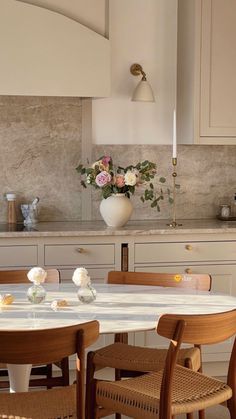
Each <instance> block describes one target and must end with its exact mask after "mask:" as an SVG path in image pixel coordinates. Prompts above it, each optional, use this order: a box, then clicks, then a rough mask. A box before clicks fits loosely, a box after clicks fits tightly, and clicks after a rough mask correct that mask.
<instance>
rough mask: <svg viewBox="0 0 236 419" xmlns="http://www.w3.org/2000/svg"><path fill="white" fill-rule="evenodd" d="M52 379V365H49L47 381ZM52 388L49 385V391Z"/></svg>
mask: <svg viewBox="0 0 236 419" xmlns="http://www.w3.org/2000/svg"><path fill="white" fill-rule="evenodd" d="M51 378H52V364H48V365H47V380H50V379H51ZM50 388H52V386H51V385H50V384H49V385H47V389H48V390H49V389H50Z"/></svg>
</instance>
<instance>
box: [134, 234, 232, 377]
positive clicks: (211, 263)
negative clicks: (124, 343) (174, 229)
mask: <svg viewBox="0 0 236 419" xmlns="http://www.w3.org/2000/svg"><path fill="white" fill-rule="evenodd" d="M187 237H188V236H186V235H182V236H179V238H178V240H176V236H173V237H171V239H169V238H167V237H165V238H160V237H155V239H156V240H150V238H149V239H148V238H147V237H145V240H136V241H135V242H134V243H133V246H132V258H133V268H134V270H135V271H138V272H176V273H180V274H184V273H188V274H191V273H193V274H194V273H209V274H210V275H211V276H212V290H213V291H214V292H221V293H225V294H230V295H234V296H236V241H235V240H229V239H228V240H227V239H226V240H220V239H218V240H216V239H213V237H212V236H211V235H202V236H200V235H199V236H198V235H197V237H199V238H200V237H201V239H200V240H199V239H197V237H196V239H195V240H193V236H189V237H188V238H187ZM133 341H134V342H135V343H136V344H141V345H142V344H145V345H147V346H155V345H161V346H162V345H164V344H165V341H164V340H163V339H160V338H159V337H157V336H156V335H155V334H154V333H152V332H148V333H145V334H141V333H140V334H136V335H135V336H133ZM231 348H232V340H229V341H227V342H223V343H221V344H219V345H214V346H208V347H204V349H203V361H204V363H205V365H208V368H209V364H211V363H212V362H219V361H220V362H221V363H222V364H221V366H222V365H223V363H224V362H225V363H226V364H227V361H228V360H229V356H230V352H231ZM226 364H225V365H224V366H222V369H221V370H218V371H219V374H221V373H223V374H224V371H226V370H224V368H226Z"/></svg>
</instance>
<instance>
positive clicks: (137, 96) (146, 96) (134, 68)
mask: <svg viewBox="0 0 236 419" xmlns="http://www.w3.org/2000/svg"><path fill="white" fill-rule="evenodd" d="M130 73H131V74H133V76H140V75H141V76H142V79H141V81H140V82H139V83H138V85H137V86H136V88H135V90H134V92H133V95H132V99H131V100H132V101H133V102H155V97H154V94H153V91H152V88H151V86H150V84H149V83H148V81H147V77H146V73H144V71H143V68H142V66H141V65H140V64H137V63H135V64H132V65H131V67H130Z"/></svg>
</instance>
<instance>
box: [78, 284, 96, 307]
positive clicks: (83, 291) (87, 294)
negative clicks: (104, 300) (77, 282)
mask: <svg viewBox="0 0 236 419" xmlns="http://www.w3.org/2000/svg"><path fill="white" fill-rule="evenodd" d="M77 295H78V299H79V300H80V301H81V303H83V304H89V303H92V302H93V301H94V300H96V295H97V292H96V290H95V289H94V288H93V287H92V286H91V285H89V284H88V285H86V286H83V287H80V288H79V290H78V293H77Z"/></svg>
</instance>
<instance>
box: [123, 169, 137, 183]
mask: <svg viewBox="0 0 236 419" xmlns="http://www.w3.org/2000/svg"><path fill="white" fill-rule="evenodd" d="M136 183H137V177H136V174H135V172H131V171H130V170H128V172H126V173H125V184H126V185H127V186H134V185H136Z"/></svg>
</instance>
